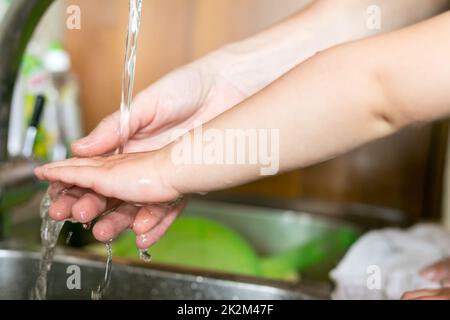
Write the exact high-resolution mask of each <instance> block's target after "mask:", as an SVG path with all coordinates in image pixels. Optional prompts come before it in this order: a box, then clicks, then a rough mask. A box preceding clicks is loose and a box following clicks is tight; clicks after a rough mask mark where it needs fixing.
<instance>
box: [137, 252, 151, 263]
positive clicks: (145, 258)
mask: <svg viewBox="0 0 450 320" xmlns="http://www.w3.org/2000/svg"><path fill="white" fill-rule="evenodd" d="M139 258H140V259H141V260H142V261H144V262H150V261H152V255H151V254H150V253H148V251H147V250H146V249H139Z"/></svg>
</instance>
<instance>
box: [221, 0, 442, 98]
mask: <svg viewBox="0 0 450 320" xmlns="http://www.w3.org/2000/svg"><path fill="white" fill-rule="evenodd" d="M448 4H449V2H448V1H447V0H428V1H423V0H395V1H393V0H317V1H313V2H312V3H311V4H310V5H308V6H307V7H306V8H304V9H303V10H301V11H300V12H298V13H296V14H295V15H293V16H292V17H290V18H288V19H286V20H284V21H282V22H280V23H278V24H276V25H274V26H272V27H270V28H268V29H267V30H264V31H262V32H260V33H259V34H257V35H255V36H253V37H250V38H248V39H245V40H243V41H240V42H236V43H233V44H230V45H227V46H225V47H224V48H222V49H220V50H218V51H217V52H215V53H213V54H214V55H216V56H217V57H218V58H219V60H220V61H223V59H224V60H229V61H233V63H231V64H229V65H226V67H225V68H223V69H222V70H221V73H222V75H223V77H225V78H227V79H228V80H229V81H230V82H231V83H235V85H236V87H237V88H240V89H241V90H242V91H243V93H244V94H245V95H246V96H250V95H252V94H254V93H256V92H258V91H259V90H261V89H262V88H264V87H265V86H267V85H268V84H270V83H271V82H272V81H274V80H275V79H277V78H278V77H280V76H281V75H283V74H284V73H286V72H287V71H289V70H290V69H292V68H293V67H294V66H296V65H297V64H299V63H301V62H303V61H305V60H306V59H308V58H310V57H311V56H313V55H314V54H315V53H317V52H319V51H322V50H325V49H328V48H330V47H333V46H335V45H338V44H342V43H346V42H349V41H353V40H358V39H362V38H366V37H368V36H371V35H375V34H380V33H384V32H388V31H392V30H395V29H398V28H401V27H404V26H407V25H410V24H413V23H415V22H418V21H421V20H423V19H426V18H429V17H431V16H434V15H436V14H438V13H440V12H442V11H443V10H446V9H447V8H448ZM374 6H376V7H377V8H380V9H381V11H380V12H379V13H380V15H379V18H380V28H379V29H378V28H372V26H371V24H370V19H371V17H372V16H371V14H374V13H373V12H372V11H370V10H369V11H368V9H369V8H374ZM376 18H378V17H377V16H375V19H376ZM230 56H233V57H234V58H232V59H230V58H229V57H230Z"/></svg>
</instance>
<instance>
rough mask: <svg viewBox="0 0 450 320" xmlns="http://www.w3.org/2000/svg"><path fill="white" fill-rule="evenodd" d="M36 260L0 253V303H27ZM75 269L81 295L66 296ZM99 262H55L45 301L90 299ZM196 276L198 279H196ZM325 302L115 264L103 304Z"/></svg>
mask: <svg viewBox="0 0 450 320" xmlns="http://www.w3.org/2000/svg"><path fill="white" fill-rule="evenodd" d="M38 264H39V254H37V253H27V252H22V251H11V250H0V299H28V297H29V293H30V290H31V288H32V287H33V285H34V282H35V280H36V272H37V268H38ZM72 265H76V266H78V267H80V270H81V272H80V275H81V289H80V290H69V289H68V287H67V284H66V282H67V279H68V277H69V276H70V274H68V273H67V268H68V267H69V266H72ZM103 272H104V262H101V261H95V260H92V259H86V258H85V257H74V256H71V257H67V256H65V257H62V256H57V257H56V259H55V263H54V265H53V268H52V270H51V271H50V273H49V278H48V283H49V287H48V298H49V299H64V300H65V299H89V298H90V293H91V290H92V289H93V288H96V287H97V285H98V283H99V281H100V279H102V277H103ZM196 274H197V275H196ZM311 298H326V293H325V292H324V291H321V290H317V288H315V289H312V288H308V287H306V286H289V285H287V284H284V283H276V282H270V281H262V280H261V279H252V278H248V277H247V278H245V277H230V276H229V275H227V276H222V275H219V274H215V275H214V274H207V273H205V272H202V276H199V275H198V273H197V272H195V271H192V272H190V271H187V270H185V269H183V270H181V269H175V268H171V267H164V266H155V265H154V264H151V265H150V267H149V266H144V265H143V264H142V263H140V262H137V263H130V262H121V261H118V262H115V264H114V266H113V272H112V278H111V284H110V287H109V288H108V291H107V292H106V294H105V296H104V299H137V300H139V299H190V300H191V299H192V300H198V299H242V300H246V299H262V300H264V299H311Z"/></svg>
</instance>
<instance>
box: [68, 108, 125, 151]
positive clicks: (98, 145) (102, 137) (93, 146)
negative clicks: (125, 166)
mask: <svg viewBox="0 0 450 320" xmlns="http://www.w3.org/2000/svg"><path fill="white" fill-rule="evenodd" d="M119 121H120V114H119V112H115V113H113V114H111V115H109V116H108V117H106V118H105V119H103V120H102V121H101V122H100V123H99V124H98V125H97V127H96V128H95V129H94V130H93V131H92V132H91V133H90V134H89V135H88V136H86V137H84V138H82V139H80V140H78V141H76V142H75V143H73V144H72V152H73V155H74V156H75V157H93V156H100V155H103V154H107V153H111V152H113V151H114V150H115V149H117V148H118V147H119V145H120V136H119V125H120V124H119Z"/></svg>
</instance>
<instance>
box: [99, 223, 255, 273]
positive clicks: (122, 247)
mask: <svg viewBox="0 0 450 320" xmlns="http://www.w3.org/2000/svg"><path fill="white" fill-rule="evenodd" d="M91 248H93V249H94V250H95V251H97V252H102V251H104V248H103V246H102V247H101V248H98V246H97V245H95V246H91ZM100 250H102V251H100ZM150 253H151V255H152V258H153V260H152V261H154V262H159V263H164V264H172V265H180V266H187V267H193V268H200V269H207V270H215V271H223V272H230V273H238V274H245V275H252V276H260V275H261V268H260V263H259V258H258V256H257V254H256V252H255V251H254V250H253V248H252V247H251V246H250V245H249V244H248V243H247V241H246V240H245V239H243V238H242V237H241V236H240V235H239V234H237V233H236V232H234V231H233V230H231V229H230V228H227V227H225V226H223V225H221V224H219V223H217V222H215V221H213V220H209V219H206V218H201V217H180V218H178V219H177V220H176V221H175V222H174V223H173V225H172V226H171V227H170V229H169V231H168V232H167V233H166V234H165V235H164V237H162V238H161V240H160V241H158V242H157V243H156V244H155V245H154V246H153V247H152V248H151V249H150ZM113 255H116V256H119V257H130V258H136V257H137V249H136V244H135V236H134V234H133V233H132V232H128V233H126V234H124V235H122V236H121V237H120V238H118V239H117V240H116V241H114V243H113Z"/></svg>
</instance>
